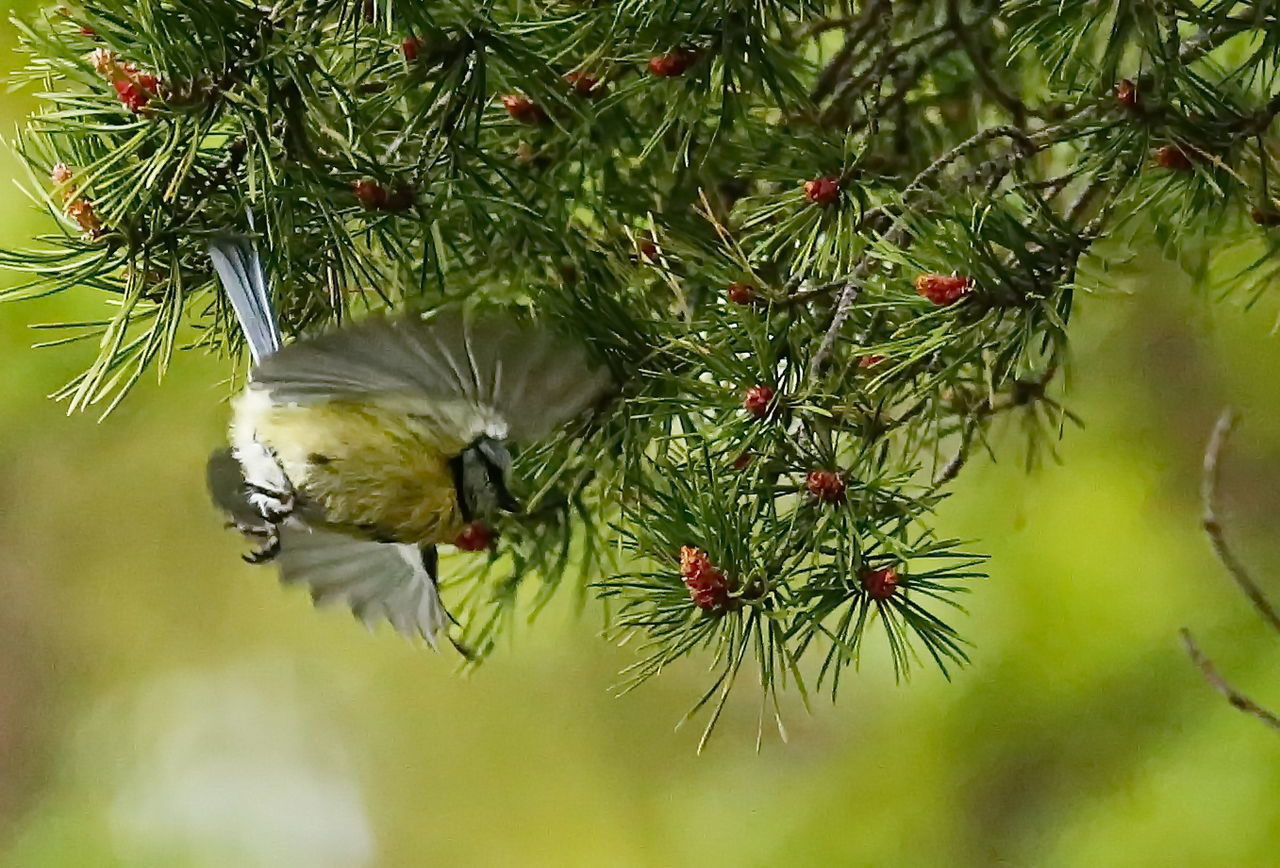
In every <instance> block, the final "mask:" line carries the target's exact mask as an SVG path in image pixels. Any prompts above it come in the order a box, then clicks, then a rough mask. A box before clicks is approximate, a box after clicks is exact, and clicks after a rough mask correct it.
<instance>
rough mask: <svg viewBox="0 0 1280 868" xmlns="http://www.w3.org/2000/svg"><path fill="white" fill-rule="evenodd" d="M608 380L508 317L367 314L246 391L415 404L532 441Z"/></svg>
mask: <svg viewBox="0 0 1280 868" xmlns="http://www.w3.org/2000/svg"><path fill="white" fill-rule="evenodd" d="M610 383H611V377H610V376H609V374H608V372H607V371H606V370H605V369H604V368H603V367H602V366H600V365H597V364H594V363H593V362H592V360H591V359H590V357H589V356H588V354H587V351H586V349H585V348H584V347H582V346H580V345H576V344H573V343H571V342H569V341H567V340H564V339H562V338H560V337H558V336H556V335H555V334H553V333H552V332H550V331H548V330H546V329H545V328H541V327H538V326H536V325H533V324H527V323H521V322H519V321H517V320H515V319H513V318H500V317H495V316H490V317H488V318H468V317H466V316H464V315H462V314H459V313H453V312H450V313H445V314H442V315H440V316H437V317H435V318H434V319H432V320H430V321H423V320H420V319H417V318H413V317H400V318H395V319H389V318H380V317H375V318H371V319H369V320H365V321H364V322H360V323H356V324H352V325H346V326H343V327H341V328H339V329H336V330H334V331H332V332H329V333H328V334H323V335H319V336H317V337H314V338H308V339H304V340H300V341H296V342H295V343H292V344H290V345H289V346H286V347H284V348H283V349H282V350H280V351H279V352H277V353H275V354H274V355H272V356H270V357H269V358H266V359H264V360H263V361H262V363H261V364H260V365H259V366H258V367H257V368H256V369H255V370H254V372H253V375H252V385H253V386H254V387H257V388H263V389H266V390H268V391H269V392H270V395H271V399H272V401H273V402H283V403H309V402H318V401H332V400H361V399H368V398H369V396H371V395H391V396H403V397H410V398H416V399H420V403H421V404H422V406H423V407H424V408H428V411H430V409H431V408H445V407H456V406H458V405H462V406H468V407H473V408H477V410H479V411H481V415H485V416H496V417H497V418H499V419H501V420H502V422H503V423H505V425H506V427H507V434H506V436H507V438H509V439H511V440H515V441H526V442H527V441H530V440H537V439H540V438H542V437H545V436H546V435H548V434H550V433H551V432H552V431H553V430H554V429H555V428H556V427H558V426H559V425H561V424H563V423H565V422H566V421H568V420H570V419H572V418H573V417H574V416H576V415H578V414H579V413H581V412H583V411H584V410H585V409H586V408H588V407H589V406H591V405H593V404H594V403H596V402H597V401H599V400H600V399H601V397H602V396H604V395H605V394H606V393H607V392H608V390H609V389H610Z"/></svg>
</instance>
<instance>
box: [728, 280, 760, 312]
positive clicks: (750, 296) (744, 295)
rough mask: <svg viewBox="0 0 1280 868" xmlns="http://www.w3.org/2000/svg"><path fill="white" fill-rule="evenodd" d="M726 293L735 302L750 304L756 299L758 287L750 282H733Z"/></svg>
mask: <svg viewBox="0 0 1280 868" xmlns="http://www.w3.org/2000/svg"><path fill="white" fill-rule="evenodd" d="M725 295H726V296H728V298H729V301H731V302H733V303H734V304H741V305H744V306H745V305H749V304H753V303H754V302H755V300H756V288H755V287H754V286H752V285H751V284H749V283H731V284H729V288H728V289H726V290H725Z"/></svg>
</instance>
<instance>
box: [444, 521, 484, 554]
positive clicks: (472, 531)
mask: <svg viewBox="0 0 1280 868" xmlns="http://www.w3.org/2000/svg"><path fill="white" fill-rule="evenodd" d="M492 542H493V532H492V531H490V530H489V527H488V525H486V524H485V523H484V522H482V521H473V522H471V524H469V525H467V526H466V527H464V528H463V529H462V531H461V532H460V533H459V534H458V536H457V537H456V538H455V539H454V541H453V544H454V545H455V546H457V547H458V548H460V549H462V550H463V551H464V552H482V551H484V550H485V549H487V548H488V547H489V545H490V544H491V543H492Z"/></svg>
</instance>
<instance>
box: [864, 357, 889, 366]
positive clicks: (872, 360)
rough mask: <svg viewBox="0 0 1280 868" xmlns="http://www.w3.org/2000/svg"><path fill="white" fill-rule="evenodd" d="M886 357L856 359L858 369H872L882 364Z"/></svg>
mask: <svg viewBox="0 0 1280 868" xmlns="http://www.w3.org/2000/svg"><path fill="white" fill-rule="evenodd" d="M886 358H888V356H862V357H861V358H859V359H858V367H859V368H872V367H875V366H876V365H878V364H880V363H881V362H883V361H884V360H885V359H886Z"/></svg>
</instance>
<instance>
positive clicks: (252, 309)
mask: <svg viewBox="0 0 1280 868" xmlns="http://www.w3.org/2000/svg"><path fill="white" fill-rule="evenodd" d="M209 257H210V258H211V259H212V260H213V267H214V269H216V270H217V272H218V279H219V280H221V281H222V289H223V291H225V292H226V294H227V298H228V300H230V302H231V307H232V309H233V310H234V311H235V312H236V319H238V320H239V321H240V328H241V330H242V331H243V332H244V338H245V340H246V341H248V343H249V354H250V355H251V356H252V357H253V363H254V364H255V365H256V364H258V363H259V362H261V361H262V360H263V359H265V358H267V357H268V356H270V355H272V354H273V353H275V352H277V351H278V350H279V349H280V347H281V345H282V344H281V340H280V328H279V326H277V325H276V312H275V308H273V307H272V305H271V292H270V287H268V285H267V275H266V272H264V271H263V269H262V259H261V257H259V256H258V250H257V248H256V247H254V245H253V242H252V241H250V240H249V239H247V238H242V237H236V236H222V237H219V238H215V239H214V240H212V241H210V242H209Z"/></svg>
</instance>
